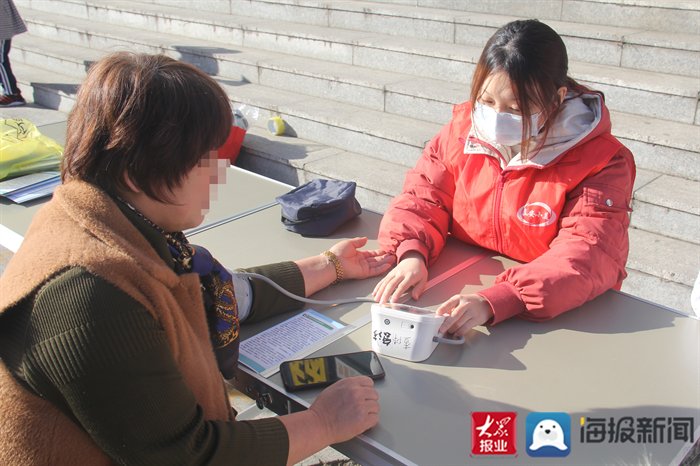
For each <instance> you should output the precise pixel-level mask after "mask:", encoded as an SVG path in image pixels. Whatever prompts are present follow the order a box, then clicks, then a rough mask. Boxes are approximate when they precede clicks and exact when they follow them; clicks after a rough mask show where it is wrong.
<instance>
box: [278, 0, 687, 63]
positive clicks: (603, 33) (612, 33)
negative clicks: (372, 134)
mask: <svg viewBox="0 0 700 466" xmlns="http://www.w3.org/2000/svg"><path fill="white" fill-rule="evenodd" d="M276 3H279V4H283V5H293V6H302V7H309V8H315V9H324V10H328V11H330V12H331V15H332V12H333V11H351V12H355V13H362V14H363V15H384V16H396V17H402V18H411V19H414V18H415V19H419V20H426V21H437V22H444V23H449V24H452V23H456V24H473V25H477V26H480V27H489V28H499V27H501V26H502V25H504V24H506V23H507V22H509V21H512V20H515V19H520V18H522V17H521V16H514V15H510V14H493V13H469V14H465V13H464V12H461V11H457V10H450V9H444V8H433V7H423V6H419V7H416V6H414V5H401V4H386V3H377V2H366V1H338V2H332V3H331V2H323V1H311V2H301V1H286V2H276ZM280 19H281V18H280ZM327 21H328V23H329V24H328V25H329V26H336V25H339V24H338V23H337V21H336V22H334V21H333V17H332V16H330V18H328V19H327ZM547 24H549V25H550V26H552V28H553V29H555V30H556V31H558V32H559V33H560V34H561V35H563V36H571V37H579V38H590V39H604V40H608V41H616V42H625V43H632V44H640V45H650V46H659V47H664V48H670V49H676V48H677V49H681V50H692V51H700V41H698V35H697V34H689V33H676V32H674V33H659V32H658V31H645V30H643V29H639V28H630V27H627V28H625V27H617V26H605V25H593V24H586V23H576V22H571V21H562V20H548V21H547ZM474 45H477V44H474Z"/></svg>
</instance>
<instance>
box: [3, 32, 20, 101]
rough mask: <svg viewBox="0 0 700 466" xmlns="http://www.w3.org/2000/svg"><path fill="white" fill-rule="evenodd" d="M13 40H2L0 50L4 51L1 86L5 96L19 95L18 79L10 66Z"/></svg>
mask: <svg viewBox="0 0 700 466" xmlns="http://www.w3.org/2000/svg"><path fill="white" fill-rule="evenodd" d="M11 46H12V39H5V40H0V49H1V50H2V62H0V84H2V89H3V92H4V93H5V94H19V88H18V87H17V79H15V75H14V74H12V67H11V66H10V47H11Z"/></svg>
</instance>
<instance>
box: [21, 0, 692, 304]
mask: <svg viewBox="0 0 700 466" xmlns="http://www.w3.org/2000/svg"><path fill="white" fill-rule="evenodd" d="M189 1H190V0H177V1H176V2H175V1H174V0H171V1H167V0H156V1H154V2H136V1H131V0H121V1H106V0H99V1H98V0H87V1H80V2H78V1H75V0H52V1H45V0H43V1H42V0H17V1H16V3H17V4H18V6H19V7H20V10H21V12H22V14H23V17H24V18H25V21H26V22H27V23H28V26H29V29H30V33H29V34H23V35H20V36H17V37H16V38H15V40H13V56H12V59H13V66H14V67H15V71H16V74H17V76H18V78H19V79H20V81H22V85H23V87H24V89H25V92H33V93H34V98H35V100H36V101H37V102H39V103H40V104H42V105H46V106H49V107H51V108H58V109H61V110H62V111H67V110H68V109H69V108H70V106H71V105H72V99H73V98H74V94H75V90H76V88H77V84H78V83H79V82H80V80H81V78H82V77H83V76H84V73H85V70H86V68H87V66H89V64H90V63H91V62H92V61H94V60H96V59H99V58H100V57H101V56H102V55H104V54H105V53H108V52H111V51H114V50H132V51H144V52H149V53H165V54H168V55H170V56H173V57H174V58H178V59H182V60H185V61H188V62H191V63H194V64H196V65H197V66H199V67H200V68H202V69H204V70H205V71H207V72H208V73H210V74H212V75H214V76H215V77H216V79H218V80H219V82H220V83H221V84H222V86H223V87H224V89H225V90H226V92H227V93H228V95H229V97H230V99H231V101H232V102H233V103H234V104H235V105H240V104H245V105H247V106H248V107H250V106H255V107H257V108H259V117H258V119H257V120H254V121H252V123H253V128H251V130H250V131H249V133H248V135H247V137H246V141H245V143H244V151H243V153H242V154H241V156H240V158H239V165H241V166H243V167H245V168H249V169H253V170H254V171H257V172H260V173H263V174H266V175H267V176H272V177H274V178H277V179H280V180H282V181H285V182H288V183H290V184H301V183H303V182H305V181H307V180H309V179H312V178H317V177H327V178H328V177H330V178H341V179H352V180H355V181H357V183H358V199H359V200H360V202H361V203H362V205H363V206H364V207H366V208H370V209H374V210H378V211H383V210H384V209H385V208H386V205H387V204H388V202H389V200H390V199H391V197H393V196H394V195H395V194H396V193H398V192H399V191H400V189H401V186H402V184H403V177H404V174H405V171H406V170H407V169H408V168H409V167H410V166H412V165H413V164H414V163H415V160H416V159H417V158H418V156H419V154H420V152H421V150H422V148H423V146H424V145H425V143H426V142H427V141H428V139H429V138H430V137H432V136H433V135H434V134H435V133H436V132H437V131H438V129H439V127H440V126H441V125H442V124H443V123H445V122H446V121H448V120H449V116H450V113H451V106H452V105H453V104H454V103H457V102H460V101H462V100H465V99H466V98H467V94H468V84H465V83H466V82H467V81H468V80H469V75H470V73H471V67H473V65H474V63H475V61H476V59H477V58H478V54H479V53H480V51H481V46H482V45H481V44H482V43H483V42H479V41H482V40H485V39H484V37H487V36H488V35H490V34H491V33H492V31H493V30H495V29H494V28H495V27H496V26H500V25H501V24H503V23H505V22H507V21H508V20H509V19H511V17H506V16H500V15H494V14H492V12H484V13H480V14H471V13H464V12H462V11H457V10H458V9H459V8H458V7H455V6H449V5H442V6H441V9H436V8H425V7H422V8H417V7H416V6H415V5H416V2H408V3H409V5H406V4H399V3H397V2H356V1H338V2H326V1H322V0H293V1H292V0H277V1H272V0H270V1H260V0H254V1H238V0H231V1H230V2H229V1H212V2H194V3H193V4H192V5H190V4H189V3H188V2H189ZM571 1H572V0H565V1H564V3H565V4H566V3H571ZM173 3H177V8H173V7H172V5H173ZM420 3H421V4H422V3H423V2H420ZM448 3H449V2H448ZM456 3H461V2H456ZM522 3H528V2H522ZM531 3H533V4H540V3H541V2H531ZM555 3H557V2H555ZM558 3H561V2H558ZM633 3H635V5H632V6H630V7H631V8H640V7H639V5H636V3H639V2H638V1H636V2H633ZM476 4H478V5H482V6H483V4H481V3H479V2H476ZM518 4H520V2H519V3H518ZM560 10H561V8H560ZM231 11H245V12H246V14H247V15H249V16H246V17H243V16H239V15H232V14H231ZM509 11H510V12H511V13H514V14H515V13H516V12H515V10H512V11H511V10H509ZM689 11H690V13H689V14H694V13H693V12H694V11H695V10H693V9H692V8H690V9H689ZM560 13H561V11H560ZM518 14H519V13H518ZM362 15H364V16H365V19H366V21H364V22H363V21H361V18H362ZM255 16H259V17H257V18H256V17H255ZM540 17H542V18H543V16H540ZM289 19H293V21H294V22H290V21H288V20H289ZM557 20H558V21H562V25H559V23H557V22H555V21H548V23H550V24H552V26H553V27H555V28H556V29H557V30H559V32H560V33H562V34H563V35H564V37H565V40H566V41H567V45H568V47H569V49H570V51H571V52H572V55H571V56H572V59H573V60H576V61H574V62H572V66H571V71H572V74H573V75H574V77H576V78H577V79H579V80H580V81H581V82H584V83H588V84H590V85H591V86H593V87H595V88H598V89H601V90H603V91H604V92H605V93H606V101H607V103H608V104H609V106H610V107H611V108H613V109H617V110H613V112H612V118H613V127H614V133H615V135H616V136H617V137H619V138H620V139H621V140H622V141H623V142H624V143H625V144H626V145H627V146H628V147H630V149H631V150H632V151H633V153H634V154H635V158H636V161H637V165H638V168H639V173H638V177H637V182H636V183H635V195H634V204H633V207H634V209H635V211H634V213H633V214H632V225H633V226H634V229H633V232H631V242H632V251H631V254H630V261H629V263H628V269H629V272H630V278H628V280H627V281H626V282H625V288H623V290H625V291H629V292H631V293H632V294H637V295H640V296H642V297H646V298H647V299H650V300H652V301H656V302H662V303H667V305H669V306H671V307H675V308H678V309H682V310H689V304H687V303H686V304H684V305H683V302H684V299H683V297H682V295H685V294H686V292H687V294H688V295H689V289H690V288H689V287H690V285H692V281H691V282H689V281H688V276H690V275H692V274H693V271H694V273H695V274H697V269H698V264H700V253H699V252H698V248H700V246H699V244H700V235H698V234H697V231H700V229H698V226H700V223H699V222H698V220H699V219H700V163H699V160H700V159H699V157H700V137H698V136H700V126H698V124H697V123H698V110H697V101H698V90H699V89H700V79H699V78H698V75H700V72H695V74H693V70H694V69H695V70H698V71H700V58H698V55H697V53H698V50H697V49H698V48H699V47H698V44H700V41H699V40H698V37H700V36H696V35H688V34H685V35H683V34H675V33H658V32H652V31H649V30H646V29H644V28H643V27H638V26H634V25H633V24H631V23H630V24H629V25H627V26H626V27H625V28H618V27H607V28H606V27H600V26H588V25H583V24H580V23H572V22H570V21H569V20H567V19H564V18H562V17H561V15H560V17H558V18H557ZM582 22H583V21H582ZM411 24H412V25H413V26H411ZM446 28H447V29H446ZM450 28H451V29H450ZM479 28H481V29H482V30H481V34H482V38H481V39H476V37H478V36H477V33H478V31H479V30H480V29H479ZM635 28H638V30H634V29H635ZM564 29H566V30H565V31H564ZM696 29H697V28H696ZM441 31H442V32H441ZM445 31H448V32H445ZM450 31H451V32H450ZM465 31H466V32H465ZM450 34H451V38H450ZM653 37H656V39H653V40H652V39H651V38H653ZM468 38H471V39H468ZM468 40H472V41H474V42H475V44H469V43H467V42H468ZM579 40H580V41H582V42H581V43H580V47H581V48H582V49H584V50H582V51H580V52H577V51H575V50H576V48H577V47H579V45H574V44H576V43H577V42H576V41H579ZM596 41H597V42H596ZM644 41H646V42H648V43H647V44H646V46H648V47H650V49H649V50H648V51H646V52H645V54H647V55H649V56H653V57H655V58H654V59H655V60H657V61H658V60H662V57H664V56H668V57H676V56H675V55H674V54H680V55H683V54H686V53H687V55H683V56H684V57H685V62H686V65H688V64H689V66H687V67H685V68H683V67H679V68H678V69H674V68H673V67H670V68H669V67H666V68H664V66H665V65H664V66H661V65H660V67H659V68H651V70H649V69H646V68H645V65H643V64H642V63H636V64H635V61H634V60H632V59H631V58H630V56H631V53H632V52H631V50H632V48H633V46H635V47H641V46H642V45H644ZM477 42H479V43H477ZM668 44H673V45H672V46H668ZM688 44H690V45H688ZM607 47H612V48H611V49H608V48H607ZM615 47H617V48H619V49H620V50H619V52H620V53H619V54H618V55H617V56H616V57H612V58H611V55H610V54H611V53H613V52H612V50H613V49H614V48H615ZM585 49H590V51H592V52H593V53H591V54H590V55H591V57H590V58H586V56H585V54H583V52H584V51H585ZM680 55H679V56H680ZM574 57H576V58H574ZM596 59H597V60H598V62H595V60H596ZM669 60H670V62H671V63H673V62H675V63H679V62H681V61H683V60H681V59H680V58H678V57H676V58H669ZM15 64H16V65H15ZM681 68H683V69H681ZM661 69H665V70H666V71H659V70H661ZM46 70H52V71H50V72H49V71H46ZM669 70H672V71H675V72H674V73H673V74H671V73H670V72H668V71H669ZM56 71H57V72H56ZM684 73H685V74H686V75H685V76H683V75H682V74H684ZM423 75H429V76H423ZM277 114H279V115H281V116H282V117H283V118H284V119H285V122H286V123H287V126H288V127H289V128H290V129H291V131H290V132H291V133H292V134H295V135H296V137H274V136H270V135H269V133H267V132H266V130H264V128H263V127H264V124H265V122H266V120H267V118H268V117H269V116H271V115H277ZM650 238H652V239H650ZM685 245H690V246H688V247H686V248H685V249H684V246H685ZM684 250H685V251H686V252H685V253H683V251H684ZM637 251H639V252H640V253H639V254H636V253H637ZM642 251H643V253H642ZM635 254H636V255H635ZM669 254H672V257H673V261H668V257H669ZM664 261H665V262H666V263H668V264H666V263H665V262H664ZM693 278H694V277H693ZM664 290H673V291H672V292H669V293H666V292H665V291H664ZM665 295H673V296H674V297H675V296H678V298H677V299H676V298H674V299H675V300H674V299H671V298H668V297H667V298H663V299H665V301H664V300H661V301H659V299H662V297H663V296H665ZM685 301H687V300H685ZM668 303H674V304H668Z"/></svg>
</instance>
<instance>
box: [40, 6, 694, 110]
mask: <svg viewBox="0 0 700 466" xmlns="http://www.w3.org/2000/svg"><path fill="white" fill-rule="evenodd" d="M64 1H65V0H64ZM82 4H83V3H80V5H82ZM96 5H98V6H97V7H99V8H104V9H107V10H114V11H119V12H126V13H132V14H140V15H146V14H148V15H150V16H153V17H155V18H159V19H170V20H172V19H176V20H178V21H189V22H191V23H201V24H208V25H209V24H211V25H219V26H221V27H224V28H232V27H233V28H234V29H235V27H234V26H232V25H231V24H230V22H229V23H227V22H225V21H223V20H222V19H221V17H220V16H221V15H216V16H212V15H211V14H210V15H206V14H204V13H201V14H200V16H202V17H207V16H209V17H208V18H207V19H206V21H213V22H210V23H209V22H203V21H205V20H202V22H200V21H197V20H195V19H194V18H193V17H192V16H191V15H190V16H189V17H185V16H183V14H182V12H181V11H180V9H176V8H168V7H164V6H162V5H157V4H151V3H142V2H134V1H131V0H122V1H121V2H120V5H123V6H117V5H108V4H102V3H98V4H96ZM129 5H131V6H132V8H137V7H141V9H143V8H144V7H147V8H151V9H152V10H151V11H149V12H148V13H145V12H143V11H139V12H138V13H134V11H133V10H130V9H128V8H129ZM167 10H170V11H167ZM39 11H40V10H39ZM191 13H193V14H197V13H196V12H191ZM226 16H232V17H241V18H245V19H244V23H243V24H241V25H240V28H239V29H240V30H241V31H242V32H243V33H246V32H255V33H265V34H275V35H279V22H275V21H269V20H262V19H260V18H251V17H244V16H237V15H226ZM72 17H73V18H76V19H82V20H86V21H90V20H89V19H86V18H81V17H76V16H72ZM246 20H249V22H248V23H247V24H246V23H245V21H246ZM93 23H94V21H93ZM265 24H267V25H270V26H269V28H268V29H269V30H261V29H259V28H261V27H263V25H265ZM284 24H287V25H292V26H288V29H294V27H293V26H298V27H297V29H299V30H304V28H303V26H305V25H304V24H302V23H293V22H284ZM119 25H121V26H124V27H126V26H125V25H123V24H121V23H120V24H119ZM273 25H274V26H273ZM275 26H276V27H275ZM314 27H317V28H323V27H322V26H314ZM256 28H258V29H256ZM324 29H327V30H328V32H329V33H331V34H332V33H333V32H338V30H333V29H331V28H324ZM340 31H346V32H357V31H351V30H340ZM91 33H92V34H96V33H97V31H92V32H91ZM294 34H297V35H296V36H295V35H294ZM286 35H287V36H289V37H297V36H298V37H303V38H304V39H312V40H319V41H324V42H332V43H338V44H342V45H351V46H353V47H357V46H360V47H370V48H377V44H373V43H367V44H363V40H362V38H360V39H353V40H346V41H345V42H343V41H333V40H329V39H328V37H321V36H318V37H312V36H313V35H312V34H311V33H310V31H308V28H307V30H306V31H305V32H304V33H303V34H302V33H299V32H297V33H294V32H289V34H286ZM366 37H367V38H381V42H382V47H384V48H385V49H386V50H388V51H400V52H403V53H412V54H416V55H421V53H417V52H416V51H415V50H410V49H409V48H407V47H406V45H405V44H406V43H407V42H408V41H407V40H405V38H401V37H399V36H389V35H381V34H379V33H368V34H367V36H366ZM402 39H403V40H402ZM427 42H428V41H421V44H423V48H424V49H425V52H424V54H425V53H428V52H427V51H428V50H430V52H429V53H430V56H431V57H433V58H436V57H438V56H439V57H440V58H445V59H448V60H455V58H456V57H460V56H461V57H462V58H464V59H465V60H466V61H465V60H457V61H465V63H472V64H473V63H476V60H477V59H478V56H479V54H480V53H481V49H480V48H478V47H471V46H459V47H457V50H455V51H454V52H452V53H449V52H448V53H441V52H440V51H441V48H442V49H445V48H450V47H452V46H454V44H446V43H440V42H434V47H428V46H427V45H425V44H426V43H427ZM224 43H227V42H225V41H224ZM228 43H229V44H230V42H228ZM388 44H390V45H388ZM431 44H433V43H431ZM441 46H450V47H441ZM466 49H473V50H471V54H467V53H464V52H465V50H466ZM467 56H469V58H468V59H467V58H465V57H467ZM569 68H570V69H571V70H572V75H574V77H575V78H577V79H581V80H589V78H590V77H591V76H595V75H598V76H597V78H598V79H599V81H596V82H599V83H600V84H607V85H611V86H615V85H619V81H620V76H624V77H625V79H627V80H629V79H630V78H631V77H636V84H637V86H635V87H631V88H633V89H640V88H641V89H644V90H646V91H649V92H655V93H662V94H664V93H669V89H668V86H667V83H668V82H669V81H674V80H675V81H676V89H675V90H674V91H673V92H675V93H680V94H679V95H681V96H683V97H696V96H697V94H698V91H700V89H699V88H698V83H697V82H696V81H697V80H696V79H693V78H689V77H684V76H679V75H670V74H667V73H653V72H649V71H644V70H634V69H627V68H621V67H614V66H607V65H598V64H588V63H583V62H573V61H572V62H570V63H569ZM579 68H580V70H579V71H574V70H575V69H579ZM601 70H607V71H608V72H609V73H610V77H605V78H603V77H601V76H599V71H601ZM578 74H581V75H582V76H577V75H578ZM645 80H646V81H647V83H646V85H645V86H642V85H641V83H642V82H643V81H645ZM678 81H681V82H683V83H684V84H683V85H680V86H679V85H678V83H677V82H678Z"/></svg>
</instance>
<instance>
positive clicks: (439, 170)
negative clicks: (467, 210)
mask: <svg viewBox="0 0 700 466" xmlns="http://www.w3.org/2000/svg"><path fill="white" fill-rule="evenodd" d="M450 127H451V125H450V124H448V125H446V126H445V127H443V129H442V130H441V131H440V132H439V133H438V134H437V135H436V136H435V137H433V139H432V140H431V141H430V142H429V143H428V145H427V146H426V147H425V149H424V150H423V155H422V156H421V158H420V159H419V160H418V163H417V164H416V166H415V167H414V168H413V169H411V170H409V171H408V173H407V174H406V180H405V181H404V186H403V191H402V193H401V194H399V195H398V196H397V197H395V198H394V199H393V200H392V201H391V203H390V204H389V208H388V209H387V211H386V212H385V214H384V216H383V218H382V223H381V225H380V227H379V244H380V246H381V247H382V249H384V250H385V251H388V252H394V253H396V255H397V259H398V260H401V257H402V256H403V255H404V254H406V253H407V252H409V251H418V252H419V253H421V254H422V255H423V257H425V258H426V260H427V262H428V264H432V263H433V262H434V261H435V260H436V259H437V257H438V256H439V255H440V252H441V251H442V249H443V247H444V246H445V239H446V238H447V232H448V229H449V225H450V218H451V217H452V200H453V196H454V192H455V181H454V174H453V173H452V170H451V166H450V164H448V163H446V162H445V155H444V153H445V146H446V144H447V141H448V137H449V134H450Z"/></svg>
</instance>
